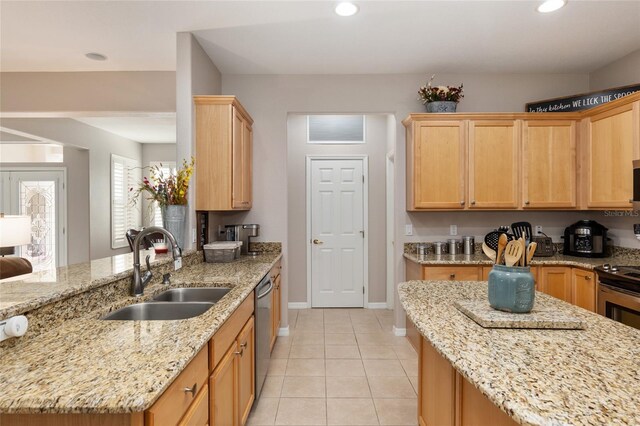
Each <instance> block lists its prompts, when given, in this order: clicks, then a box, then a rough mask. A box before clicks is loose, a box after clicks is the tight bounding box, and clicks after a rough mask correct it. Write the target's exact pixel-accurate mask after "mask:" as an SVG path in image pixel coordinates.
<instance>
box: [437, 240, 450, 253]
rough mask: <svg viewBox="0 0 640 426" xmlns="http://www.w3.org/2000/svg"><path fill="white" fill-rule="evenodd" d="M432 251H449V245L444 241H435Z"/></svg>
mask: <svg viewBox="0 0 640 426" xmlns="http://www.w3.org/2000/svg"><path fill="white" fill-rule="evenodd" d="M433 252H434V253H435V254H447V253H449V246H448V245H447V243H445V242H444V241H436V242H435V243H433Z"/></svg>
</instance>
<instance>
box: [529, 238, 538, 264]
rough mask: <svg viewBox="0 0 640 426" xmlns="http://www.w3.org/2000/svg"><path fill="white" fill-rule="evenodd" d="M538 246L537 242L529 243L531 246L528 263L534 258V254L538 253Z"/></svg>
mask: <svg viewBox="0 0 640 426" xmlns="http://www.w3.org/2000/svg"><path fill="white" fill-rule="evenodd" d="M537 248H538V243H536V242H533V243H531V244H529V247H527V265H529V264H531V259H533V255H534V254H535V253H536V249H537Z"/></svg>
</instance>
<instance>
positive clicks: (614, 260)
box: [404, 251, 640, 269]
mask: <svg viewBox="0 0 640 426" xmlns="http://www.w3.org/2000/svg"><path fill="white" fill-rule="evenodd" d="M404 257H405V258H407V259H408V260H410V261H412V262H415V263H418V264H420V265H485V266H491V265H493V261H491V260H490V259H489V258H488V257H487V256H486V255H485V254H484V253H482V251H480V252H478V251H476V252H475V253H474V254H470V255H466V254H456V255H449V254H441V255H437V254H427V255H426V256H418V255H417V254H415V253H404ZM605 263H609V264H611V265H624V266H640V256H637V255H635V253H634V252H631V251H630V252H622V253H619V254H616V255H614V256H612V257H604V258H588V257H575V256H565V255H564V254H560V253H556V254H554V255H553V256H550V257H534V258H533V260H532V261H531V266H543V265H547V266H554V265H561V266H576V267H578V268H585V269H593V268H595V267H596V266H599V265H602V264H605Z"/></svg>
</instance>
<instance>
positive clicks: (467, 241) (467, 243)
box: [462, 236, 476, 254]
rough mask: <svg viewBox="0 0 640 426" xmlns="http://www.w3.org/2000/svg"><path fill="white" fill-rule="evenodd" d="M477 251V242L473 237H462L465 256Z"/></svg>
mask: <svg viewBox="0 0 640 426" xmlns="http://www.w3.org/2000/svg"><path fill="white" fill-rule="evenodd" d="M475 251H476V240H475V238H474V237H472V236H465V237H462V252H463V253H464V254H473V253H475Z"/></svg>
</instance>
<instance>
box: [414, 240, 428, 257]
mask: <svg viewBox="0 0 640 426" xmlns="http://www.w3.org/2000/svg"><path fill="white" fill-rule="evenodd" d="M416 252H417V254H418V256H426V255H427V244H426V243H419V244H418V246H417V249H416Z"/></svg>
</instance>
